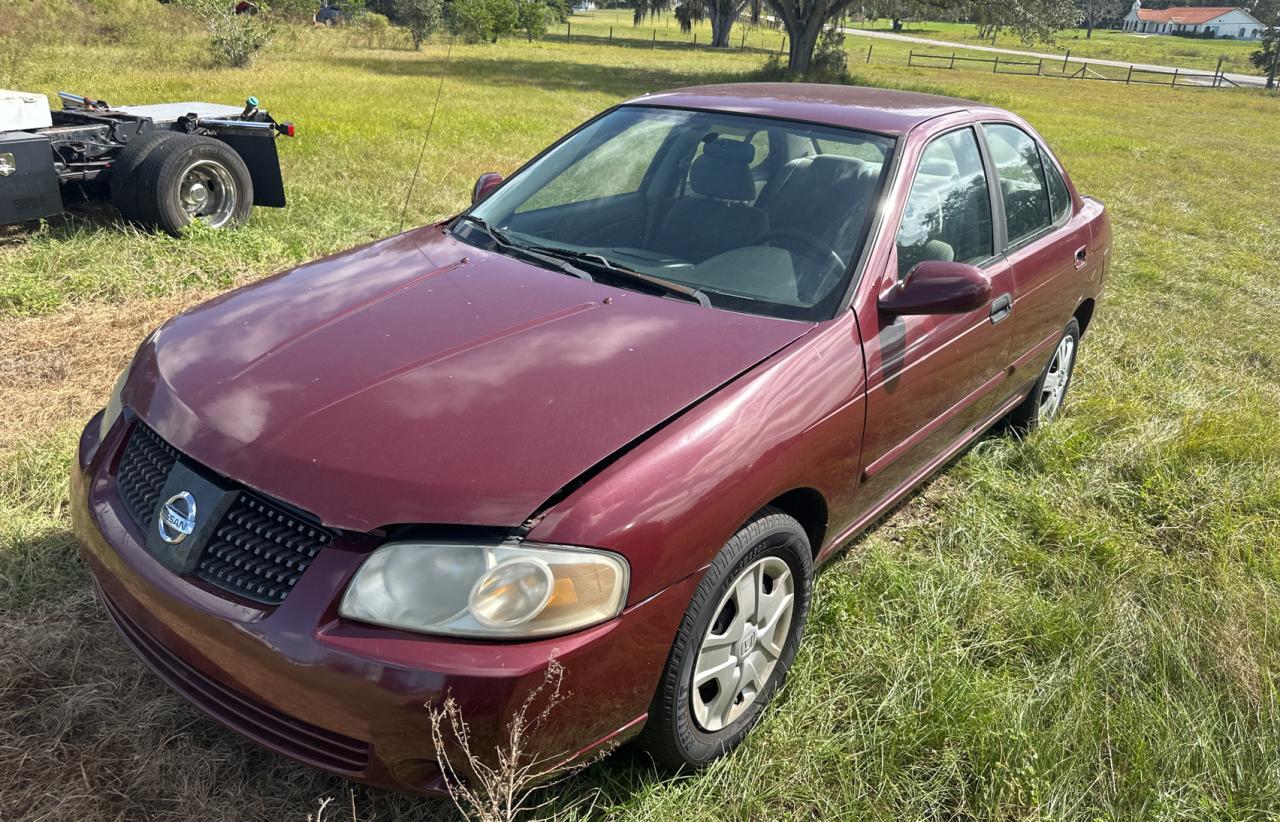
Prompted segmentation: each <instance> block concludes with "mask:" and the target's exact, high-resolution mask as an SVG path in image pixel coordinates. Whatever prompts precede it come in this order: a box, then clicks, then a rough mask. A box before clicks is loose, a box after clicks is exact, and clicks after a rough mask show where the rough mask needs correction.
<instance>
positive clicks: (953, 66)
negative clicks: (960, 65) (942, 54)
mask: <svg viewBox="0 0 1280 822" xmlns="http://www.w3.org/2000/svg"><path fill="white" fill-rule="evenodd" d="M955 67H956V53H955V52H954V51H953V52H951V68H953V69H954V68H955Z"/></svg>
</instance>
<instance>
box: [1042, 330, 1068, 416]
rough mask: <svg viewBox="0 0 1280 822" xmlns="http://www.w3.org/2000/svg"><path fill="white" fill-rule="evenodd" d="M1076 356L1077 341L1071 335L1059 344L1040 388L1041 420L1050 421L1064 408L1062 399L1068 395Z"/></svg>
mask: <svg viewBox="0 0 1280 822" xmlns="http://www.w3.org/2000/svg"><path fill="white" fill-rule="evenodd" d="M1075 355H1076V341H1075V340H1074V339H1073V338H1072V337H1071V335H1070V334H1068V335H1066V336H1065V337H1063V338H1062V342H1060V343H1058V350H1057V351H1054V352H1053V359H1052V360H1050V361H1049V369H1048V370H1047V371H1046V372H1045V375H1044V382H1043V383H1041V386H1040V402H1039V409H1040V419H1041V420H1042V421H1043V420H1050V419H1053V417H1054V415H1056V414H1057V413H1058V409H1060V408H1061V407H1062V398H1063V397H1064V396H1065V395H1066V393H1067V381H1068V379H1069V378H1070V377H1071V363H1072V361H1073V359H1074V358H1075Z"/></svg>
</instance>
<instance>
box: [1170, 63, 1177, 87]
mask: <svg viewBox="0 0 1280 822" xmlns="http://www.w3.org/2000/svg"><path fill="white" fill-rule="evenodd" d="M1169 85H1171V86H1176V85H1178V67H1177V66H1174V67H1173V82H1172V83H1170V84H1169Z"/></svg>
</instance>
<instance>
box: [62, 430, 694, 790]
mask: <svg viewBox="0 0 1280 822" xmlns="http://www.w3.org/2000/svg"><path fill="white" fill-rule="evenodd" d="M127 428H128V425H127V424H126V423H125V422H118V423H117V424H116V425H115V426H114V428H113V430H112V431H111V432H110V433H108V435H107V437H106V439H105V441H102V442H99V440H98V419H97V418H95V419H94V420H93V421H91V422H90V424H89V426H88V427H87V428H86V429H85V431H84V433H83V434H82V435H81V440H80V446H79V452H78V458H77V461H76V466H75V467H74V468H73V470H72V475H71V507H72V520H73V523H74V528H75V533H76V536H77V538H78V539H79V540H80V543H81V553H82V555H83V557H84V559H85V561H86V563H87V564H88V566H89V569H90V571H91V572H92V574H93V577H94V580H95V582H96V585H97V588H98V591H99V594H100V597H101V599H102V600H103V603H104V606H105V607H106V610H107V612H108V614H109V615H110V616H111V618H112V620H113V621H114V622H115V624H116V626H117V627H118V628H119V630H120V632H121V634H122V635H123V636H124V638H125V639H126V640H127V641H128V643H129V644H130V645H131V646H132V647H133V649H134V650H135V651H136V652H137V653H138V655H139V657H141V658H142V660H143V661H144V662H146V663H147V664H148V665H149V666H150V667H151V668H152V669H153V670H154V671H156V673H158V674H159V675H160V676H161V677H162V678H163V679H164V680H165V681H167V682H168V683H169V684H170V685H171V686H172V687H173V688H174V689H175V690H177V691H178V692H179V693H181V694H182V695H183V696H185V697H186V698H187V699H188V700H189V701H191V702H192V703H193V704H195V705H196V706H197V707H198V708H200V709H201V710H203V711H204V712H205V713H207V714H208V715H210V716H211V717H213V718H214V719H216V720H218V721H219V722H221V723H222V724H224V725H226V726H228V727H230V728H232V729H233V730H236V731H238V732H239V733H241V734H243V735H245V736H247V737H249V738H251V739H253V740H255V741H257V742H258V743H260V744H262V745H264V746H266V747H267V748H270V749H272V750H274V751H276V752H278V753H281V754H284V755H286V756H289V757H291V758H293V759H297V760H300V761H302V762H305V763H307V764H309V765H313V766H315V767H318V768H322V769H324V770H327V771H331V772H334V773H339V774H342V775H344V776H347V777H350V778H353V779H358V780H360V781H364V782H368V783H371V784H376V785H380V786H384V787H390V788H394V789H399V790H409V791H416V792H423V793H439V792H440V791H441V790H442V789H443V787H444V786H443V783H442V781H441V778H440V771H439V768H438V767H437V765H436V762H435V755H434V750H433V747H432V743H431V726H430V718H429V715H428V711H427V708H426V707H425V706H426V704H427V703H432V704H439V703H440V702H441V701H442V699H443V698H444V697H445V696H446V695H449V696H452V697H453V698H454V699H456V700H457V702H458V704H459V706H460V708H461V710H462V715H463V718H464V719H465V720H466V722H467V724H468V730H469V734H470V743H471V749H472V750H473V751H474V752H476V753H477V754H478V755H481V756H487V755H489V754H491V753H492V752H493V751H494V750H495V746H498V745H500V744H502V742H503V740H504V739H505V738H506V725H507V723H508V722H509V721H510V719H511V717H512V716H513V715H514V713H515V712H516V711H517V710H518V709H519V708H520V706H521V705H522V704H523V703H524V702H525V700H526V698H527V697H528V695H529V694H530V692H532V691H533V690H534V689H535V688H537V686H538V685H539V683H541V682H542V680H543V677H544V674H545V671H546V668H547V664H548V660H549V659H550V658H551V657H552V656H553V655H555V656H556V658H557V659H558V660H559V661H560V663H561V664H562V665H563V666H564V670H565V678H564V684H563V690H564V692H565V693H568V694H570V696H569V697H568V702H567V703H566V704H564V705H563V706H561V707H560V708H559V709H558V710H556V711H555V712H553V713H552V714H551V717H550V720H549V722H548V723H547V724H546V725H545V726H543V727H542V728H541V729H540V730H539V731H538V734H537V738H535V739H531V740H529V745H530V747H529V748H528V753H529V754H530V755H531V756H537V757H539V758H542V757H546V758H549V759H563V760H566V761H567V760H572V759H575V758H578V757H581V756H584V755H586V754H588V753H590V752H591V751H592V750H595V749H597V748H599V747H600V746H603V745H605V744H608V743H610V742H614V741H621V740H622V739H624V738H626V737H627V736H629V735H631V734H633V733H635V732H636V731H638V730H639V729H640V727H641V726H642V725H643V722H644V719H645V716H646V711H647V710H648V705H649V702H650V700H651V699H652V696H653V693H654V690H655V688H656V686H657V681H658V676H659V674H660V672H661V670H662V667H663V665H664V664H665V662H666V658H667V654H668V651H669V649H670V647H671V642H672V639H673V638H674V636H675V632H676V628H677V627H678V625H679V621H680V619H681V616H682V615H683V612H684V609H685V607H686V605H687V604H688V602H689V599H690V597H691V596H692V592H693V586H694V585H695V584H696V579H694V578H690V579H687V580H684V581H682V582H680V583H678V584H676V585H674V586H672V587H670V588H668V589H666V590H664V591H663V592H661V593H659V594H657V595H655V596H653V597H651V598H650V599H648V600H646V601H644V602H642V603H638V604H635V605H632V606H631V607H630V608H628V609H627V610H626V611H624V612H623V614H622V615H621V616H620V617H618V618H617V619H614V620H612V621H610V622H607V623H605V624H602V625H598V626H596V627H594V628H590V629H587V630H585V631H581V632H578V633H576V634H572V635H568V636H563V637H554V638H550V639H543V640H537V641H530V642H518V643H496V642H478V641H465V640H456V639H446V638H438V637H426V636H422V635H417V634H412V633H408V632H403V631H396V630H390V629H382V628H376V627H372V626H367V625H361V624H359V623H354V622H350V621H347V620H344V619H342V618H340V617H339V616H338V614H337V604H338V601H339V599H340V597H341V594H342V591H343V590H344V588H345V586H346V583H347V581H348V580H349V579H350V577H351V575H352V574H353V573H354V572H355V570H356V567H357V566H358V565H359V563H360V561H361V560H362V559H363V558H364V556H366V555H367V550H368V548H367V546H363V545H346V544H342V542H341V541H340V540H339V541H337V542H335V543H334V544H333V545H331V546H328V547H326V548H325V549H324V550H323V551H322V552H321V553H320V554H319V555H318V556H317V557H316V559H315V561H314V562H313V563H312V565H311V567H310V568H308V569H307V571H306V572H305V573H304V574H303V576H302V578H301V579H300V580H299V582H298V584H297V586H296V587H295V588H294V589H293V591H292V592H291V593H290V594H289V596H288V597H287V598H286V599H285V601H284V602H283V603H282V604H280V605H279V606H276V607H274V608H271V607H264V606H258V605H254V604H252V603H246V602H243V601H238V600H233V599H231V598H228V597H227V595H226V594H224V593H222V592H219V591H217V589H214V588H212V587H210V586H206V585H204V584H203V583H200V582H199V581H197V580H194V579H193V578H190V577H180V576H178V575H176V574H174V573H172V572H171V571H169V570H168V569H167V568H165V567H164V566H163V565H161V564H160V562H159V561H158V560H156V559H155V558H154V557H153V556H152V555H151V554H150V553H149V552H148V551H147V549H146V545H145V537H144V535H143V534H142V533H141V532H140V531H139V529H138V528H137V527H136V525H135V524H134V522H133V520H132V519H131V518H130V517H129V516H128V515H127V514H126V513H125V511H124V508H123V505H122V503H121V501H120V497H119V495H118V493H117V490H116V486H115V469H116V463H117V462H118V460H119V453H120V451H121V450H122V447H121V446H122V443H123V440H124V438H125V436H126V429H127Z"/></svg>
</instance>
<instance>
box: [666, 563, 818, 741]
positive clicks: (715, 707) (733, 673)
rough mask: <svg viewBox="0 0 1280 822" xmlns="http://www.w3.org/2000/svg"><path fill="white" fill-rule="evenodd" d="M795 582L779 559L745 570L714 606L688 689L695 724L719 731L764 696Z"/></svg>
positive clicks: (779, 652) (782, 643)
mask: <svg viewBox="0 0 1280 822" xmlns="http://www.w3.org/2000/svg"><path fill="white" fill-rule="evenodd" d="M794 612H795V577H794V576H793V575H792V573H791V566H789V565H787V563H786V562H785V561H784V560H782V559H780V558H779V557H765V558H764V559H762V560H759V561H758V562H755V563H753V564H752V565H750V566H748V567H747V568H746V569H745V570H743V572H742V573H741V574H739V575H738V577H737V579H735V580H734V581H733V584H732V585H731V586H730V587H729V591H728V592H727V593H726V594H725V595H724V597H723V598H722V599H721V600H720V604H719V605H718V606H716V611H715V617H714V618H713V619H712V620H711V626H710V627H709V628H708V629H707V633H706V635H705V636H703V638H702V645H701V647H699V649H698V656H697V658H696V661H695V662H694V668H693V680H692V682H691V683H690V694H689V698H690V702H691V704H692V707H693V719H694V721H695V722H697V723H698V726H699V727H701V728H702V729H703V730H704V731H708V732H715V731H719V730H721V729H722V728H724V727H725V726H727V725H730V724H732V723H733V722H734V721H735V720H736V719H738V718H739V717H740V716H742V715H743V714H744V713H745V712H746V711H747V709H748V708H750V707H751V705H752V704H753V703H754V702H755V701H756V697H758V696H759V695H760V693H761V692H763V691H764V689H765V685H766V684H767V683H768V681H769V677H770V676H771V675H772V674H773V669H774V668H776V667H777V665H778V659H779V657H781V656H782V650H783V648H784V647H785V645H786V642H787V635H788V634H789V633H790V631H791V620H792V616H793V614H794Z"/></svg>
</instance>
